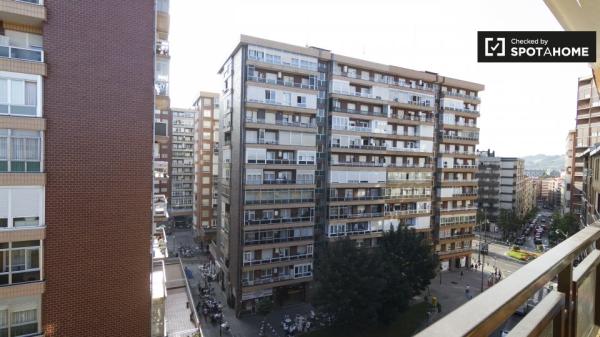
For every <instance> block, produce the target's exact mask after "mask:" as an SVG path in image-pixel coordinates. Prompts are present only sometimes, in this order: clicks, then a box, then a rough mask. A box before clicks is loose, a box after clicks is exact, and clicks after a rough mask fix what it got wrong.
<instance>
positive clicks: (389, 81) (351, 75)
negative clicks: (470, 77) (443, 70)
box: [333, 70, 433, 91]
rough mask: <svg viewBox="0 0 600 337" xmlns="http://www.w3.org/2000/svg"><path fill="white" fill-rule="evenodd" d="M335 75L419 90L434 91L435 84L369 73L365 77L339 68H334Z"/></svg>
mask: <svg viewBox="0 0 600 337" xmlns="http://www.w3.org/2000/svg"><path fill="white" fill-rule="evenodd" d="M333 74H334V75H338V76H344V77H347V78H354V79H358V80H363V81H371V82H377V83H384V84H390V85H395V86H398V87H402V88H410V89H419V90H426V91H433V85H431V84H411V83H408V82H405V81H395V80H394V79H392V78H389V77H385V78H384V77H377V78H375V76H374V75H371V74H369V76H367V77H364V76H362V75H357V74H354V73H349V72H343V71H339V70H334V71H333Z"/></svg>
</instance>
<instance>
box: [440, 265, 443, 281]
mask: <svg viewBox="0 0 600 337" xmlns="http://www.w3.org/2000/svg"><path fill="white" fill-rule="evenodd" d="M443 270H444V267H442V264H441V263H440V284H442V271H443Z"/></svg>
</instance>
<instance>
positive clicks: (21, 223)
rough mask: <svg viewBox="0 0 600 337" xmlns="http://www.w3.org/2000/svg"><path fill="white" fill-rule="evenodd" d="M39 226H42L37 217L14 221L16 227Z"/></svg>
mask: <svg viewBox="0 0 600 337" xmlns="http://www.w3.org/2000/svg"><path fill="white" fill-rule="evenodd" d="M39 224H40V218H39V217H37V216H36V217H26V218H14V219H13V226H14V227H27V226H39ZM0 227H2V219H0Z"/></svg>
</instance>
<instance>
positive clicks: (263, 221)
mask: <svg viewBox="0 0 600 337" xmlns="http://www.w3.org/2000/svg"><path fill="white" fill-rule="evenodd" d="M313 220H314V219H313V217H311V216H296V217H289V218H270V219H246V220H244V225H269V224H281V223H294V222H310V221H313Z"/></svg>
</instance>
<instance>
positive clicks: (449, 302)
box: [423, 263, 494, 324]
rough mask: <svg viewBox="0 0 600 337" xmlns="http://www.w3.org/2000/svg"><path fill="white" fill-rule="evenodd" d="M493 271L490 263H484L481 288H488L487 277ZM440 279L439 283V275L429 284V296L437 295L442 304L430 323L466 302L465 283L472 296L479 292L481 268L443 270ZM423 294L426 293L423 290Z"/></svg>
mask: <svg viewBox="0 0 600 337" xmlns="http://www.w3.org/2000/svg"><path fill="white" fill-rule="evenodd" d="M461 270H462V272H463V276H462V278H461V276H460V271H461ZM493 273H494V267H493V265H492V263H490V264H489V265H488V264H487V263H486V265H485V266H484V272H483V290H484V291H485V290H486V289H488V277H489V275H490V274H493ZM441 279H442V281H441V284H440V277H439V275H438V276H437V277H435V278H434V279H432V280H431V285H430V286H429V294H430V295H429V298H430V301H431V297H432V296H435V297H437V300H438V302H439V303H440V304H441V306H442V312H441V313H438V312H437V310H436V312H435V313H434V314H433V315H432V317H431V320H430V324H431V323H433V322H435V321H437V320H439V319H440V318H442V317H444V316H445V315H446V314H448V313H449V312H451V311H453V310H454V309H456V308H458V307H460V306H461V305H463V304H464V303H466V302H467V301H468V300H469V299H467V296H466V293H465V289H466V287H467V284H468V285H469V292H470V294H471V295H472V297H475V296H477V295H479V294H480V293H481V268H480V269H478V270H475V269H471V270H468V269H466V268H463V269H460V270H452V271H444V272H442V277H441ZM423 295H428V294H427V292H425V293H424V294H423Z"/></svg>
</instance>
